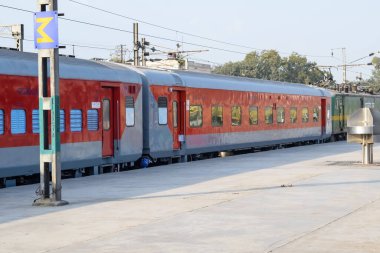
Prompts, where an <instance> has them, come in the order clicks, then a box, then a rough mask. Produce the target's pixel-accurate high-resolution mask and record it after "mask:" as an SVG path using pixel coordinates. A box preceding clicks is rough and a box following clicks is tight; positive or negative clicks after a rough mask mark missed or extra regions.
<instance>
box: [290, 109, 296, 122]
mask: <svg viewBox="0 0 380 253" xmlns="http://www.w3.org/2000/svg"><path fill="white" fill-rule="evenodd" d="M290 122H291V123H296V122H297V108H296V107H292V108H290Z"/></svg>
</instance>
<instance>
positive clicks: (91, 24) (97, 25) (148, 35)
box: [0, 0, 330, 58]
mask: <svg viewBox="0 0 380 253" xmlns="http://www.w3.org/2000/svg"><path fill="white" fill-rule="evenodd" d="M69 1H70V2H73V3H77V4H78V3H79V4H82V5H84V6H87V7H89V8H93V9H97V10H100V11H103V12H106V13H110V14H112V15H117V16H121V17H124V18H128V19H131V20H135V21H137V22H141V23H144V24H149V25H153V26H156V27H160V28H162V29H166V30H171V31H174V32H177V33H181V34H185V35H188V36H193V37H198V38H201V39H206V40H210V41H214V42H218V43H223V44H228V45H232V46H239V47H244V48H250V49H254V50H260V51H266V50H264V49H258V48H253V47H248V46H243V45H239V44H235V43H229V42H224V41H219V40H214V39H211V38H207V37H203V36H198V35H195V34H191V33H186V32H182V31H179V30H176V29H172V28H167V27H163V26H160V25H156V24H153V23H150V22H146V21H143V20H138V19H133V18H130V17H127V16H125V15H121V14H118V13H114V12H111V11H107V10H103V9H100V8H97V7H94V6H91V5H88V4H83V3H80V2H78V1H74V0H69ZM0 7H3V8H8V9H12V10H17V11H22V12H26V13H34V12H33V11H30V10H25V9H22V8H17V7H13V6H9V5H3V4H0ZM59 18H60V19H62V20H65V21H69V22H75V23H79V24H83V25H88V26H93V27H98V28H103V29H108V30H113V31H118V32H124V33H130V34H133V32H132V31H129V30H125V29H121V28H115V27H110V26H105V25H100V24H95V23H91V22H86V21H81V20H76V19H70V18H65V17H59ZM140 35H142V36H146V37H149V38H154V39H159V40H165V41H170V42H178V40H175V39H170V38H165V37H161V36H156V35H151V34H144V33H140ZM182 43H183V44H187V45H193V46H197V47H203V48H208V49H214V50H218V51H223V52H229V53H236V54H241V55H246V54H248V52H241V51H236V50H229V49H225V48H219V47H214V46H208V45H203V44H199V43H191V42H185V41H183V42H182ZM278 52H279V53H284V54H290V53H285V52H280V51H278ZM299 55H300V56H307V57H324V58H327V57H330V56H316V55H306V54H299Z"/></svg>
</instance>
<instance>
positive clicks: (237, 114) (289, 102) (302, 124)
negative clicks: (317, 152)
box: [141, 69, 331, 159]
mask: <svg viewBox="0 0 380 253" xmlns="http://www.w3.org/2000/svg"><path fill="white" fill-rule="evenodd" d="M141 71H142V74H143V75H144V78H143V79H144V81H143V86H144V101H145V107H144V126H145V127H144V154H145V155H147V156H148V155H150V156H151V157H152V158H153V159H157V158H162V157H173V156H183V157H186V156H187V155H189V154H200V153H204V152H216V151H226V150H234V149H242V148H250V147H259V146H269V145H277V144H285V143H292V142H299V141H309V140H323V139H327V138H329V137H330V135H331V120H330V104H331V95H330V93H329V92H327V91H326V90H322V89H317V88H312V87H309V86H305V85H301V84H290V83H281V82H272V81H262V80H255V79H248V78H236V77H228V76H220V75H211V74H202V73H192V72H185V71H175V72H162V71H155V70H147V69H146V70H141Z"/></svg>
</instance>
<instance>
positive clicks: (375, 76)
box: [369, 57, 380, 92]
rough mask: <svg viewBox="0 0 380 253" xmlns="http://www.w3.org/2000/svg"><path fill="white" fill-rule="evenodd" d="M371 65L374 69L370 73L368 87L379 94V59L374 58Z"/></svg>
mask: <svg viewBox="0 0 380 253" xmlns="http://www.w3.org/2000/svg"><path fill="white" fill-rule="evenodd" d="M372 64H373V66H374V67H375V69H374V70H373V71H372V77H371V78H370V79H369V85H370V87H371V88H372V89H373V91H375V92H380V58H378V57H374V58H373V60H372Z"/></svg>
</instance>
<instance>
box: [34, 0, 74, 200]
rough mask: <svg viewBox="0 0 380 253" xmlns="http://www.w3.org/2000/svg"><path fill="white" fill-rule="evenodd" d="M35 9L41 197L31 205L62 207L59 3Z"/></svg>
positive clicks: (47, 0) (46, 0)
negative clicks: (36, 10) (37, 10)
mask: <svg viewBox="0 0 380 253" xmlns="http://www.w3.org/2000/svg"><path fill="white" fill-rule="evenodd" d="M38 6H39V12H37V13H35V18H34V44H35V48H36V49H38V90H39V129H40V190H39V195H40V198H39V199H37V200H35V202H34V203H33V205H35V206H61V205H66V204H68V202H67V201H63V200H62V191H61V189H62V187H61V143H60V128H59V125H60V124H59V122H60V99H59V52H58V50H59V42H58V12H57V9H58V3H57V0H38ZM48 67H50V89H48V78H49V77H48ZM49 91H50V92H49ZM49 93H50V94H49ZM49 112H50V114H49ZM49 118H50V122H51V125H50V128H49ZM50 170H51V178H52V186H51V193H50Z"/></svg>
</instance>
